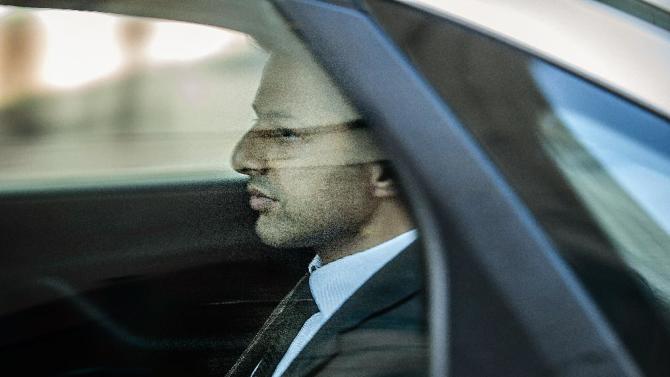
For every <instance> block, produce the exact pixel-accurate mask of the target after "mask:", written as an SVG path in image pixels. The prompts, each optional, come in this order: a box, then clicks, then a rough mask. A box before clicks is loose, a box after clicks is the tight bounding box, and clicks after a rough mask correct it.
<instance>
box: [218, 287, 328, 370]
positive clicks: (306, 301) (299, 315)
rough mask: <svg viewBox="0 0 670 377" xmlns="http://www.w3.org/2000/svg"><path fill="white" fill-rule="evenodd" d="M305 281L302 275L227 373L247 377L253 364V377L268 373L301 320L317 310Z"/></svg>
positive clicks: (286, 346)
mask: <svg viewBox="0 0 670 377" xmlns="http://www.w3.org/2000/svg"><path fill="white" fill-rule="evenodd" d="M308 281H309V278H308V276H307V275H306V276H305V277H303V278H302V279H301V280H300V281H299V282H298V284H297V285H296V286H295V288H293V290H292V291H291V292H290V293H289V294H288V295H286V297H285V298H284V299H283V300H282V301H281V302H280V303H279V305H277V308H276V309H275V310H274V311H273V312H272V314H271V315H270V317H269V318H268V320H267V321H266V322H265V324H264V325H263V327H262V328H261V330H260V331H259V333H258V334H257V335H256V337H254V339H253V340H252V342H251V344H250V345H249V347H247V350H246V351H245V352H244V353H243V354H242V356H241V357H240V360H239V361H238V362H237V363H236V364H235V366H233V368H232V369H231V371H230V372H229V373H228V376H244V377H247V376H251V372H252V371H253V370H254V368H256V366H258V367H257V368H256V371H255V372H254V374H253V376H254V377H270V376H272V373H273V372H274V370H275V368H277V364H279V361H280V360H281V359H282V357H283V356H284V354H285V353H286V351H287V350H288V348H289V346H290V345H291V343H292V342H293V339H295V337H296V335H298V332H299V331H300V329H301V328H302V326H303V324H304V323H305V321H307V319H309V317H311V316H312V315H313V314H315V313H316V312H318V308H317V306H316V304H315V303H314V299H313V298H312V294H311V292H310V289H309V284H308ZM259 362H260V363H259Z"/></svg>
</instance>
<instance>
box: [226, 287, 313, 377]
mask: <svg viewBox="0 0 670 377" xmlns="http://www.w3.org/2000/svg"><path fill="white" fill-rule="evenodd" d="M308 276H309V275H305V276H303V277H302V278H301V279H300V280H299V281H298V283H297V284H296V285H295V287H294V288H293V289H292V290H291V291H290V292H289V293H288V294H287V295H286V296H285V297H284V298H283V299H282V300H281V302H279V304H278V305H277V307H276V308H275V309H274V310H273V311H272V313H271V314H270V316H269V317H268V319H267V320H266V321H265V323H264V324H263V326H262V327H261V329H260V330H259V331H258V333H256V335H255V336H254V338H253V340H252V341H251V343H249V345H248V346H247V348H246V349H245V350H244V352H243V353H242V355H241V356H240V357H239V358H238V359H237V362H236V363H235V365H233V367H232V368H231V369H230V371H229V372H228V373H227V374H226V377H238V376H240V377H242V376H243V377H249V376H251V372H253V371H254V369H255V368H256V366H257V365H258V363H259V362H260V361H261V359H262V358H263V356H264V355H265V352H266V350H267V349H268V348H269V343H271V342H273V341H275V339H276V338H275V336H276V334H277V333H278V331H280V330H281V329H280V327H281V326H282V322H283V321H282V320H283V314H284V312H285V311H287V310H288V308H289V306H290V305H292V304H293V303H294V301H295V300H296V299H299V298H300V297H297V296H298V295H299V293H300V292H301V290H303V289H309V287H308V286H307V284H308V280H309V279H308Z"/></svg>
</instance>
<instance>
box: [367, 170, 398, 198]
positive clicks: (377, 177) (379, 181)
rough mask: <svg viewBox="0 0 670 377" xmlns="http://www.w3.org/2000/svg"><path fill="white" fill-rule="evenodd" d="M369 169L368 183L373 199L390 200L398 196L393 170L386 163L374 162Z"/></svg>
mask: <svg viewBox="0 0 670 377" xmlns="http://www.w3.org/2000/svg"><path fill="white" fill-rule="evenodd" d="M370 169H371V174H370V180H371V182H370V183H371V184H372V193H373V195H374V196H375V197H378V198H390V197H394V196H396V195H397V194H398V192H397V187H396V182H395V179H394V178H393V177H394V174H393V170H392V169H391V165H390V164H389V163H388V162H387V161H380V162H375V163H373V164H372V165H371V166H370Z"/></svg>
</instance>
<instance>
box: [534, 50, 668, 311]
mask: <svg viewBox="0 0 670 377" xmlns="http://www.w3.org/2000/svg"><path fill="white" fill-rule="evenodd" d="M531 72H532V74H533V77H534V78H535V79H536V80H537V83H538V87H539V88H540V90H541V91H542V93H543V94H544V95H545V96H546V98H547V101H548V102H549V103H550V104H551V106H552V111H551V113H548V117H547V118H546V119H545V120H544V121H543V123H542V125H541V132H542V136H543V140H544V142H545V145H546V148H547V150H548V152H549V154H550V155H551V157H552V158H553V159H554V160H555V161H556V162H557V164H558V166H559V168H560V169H561V170H562V171H563V172H564V174H565V175H566V177H567V178H568V180H569V181H570V183H571V184H572V185H573V186H574V187H575V189H576V191H577V192H578V193H579V195H580V196H581V197H582V198H583V200H584V202H585V204H586V205H587V206H588V207H589V209H590V210H591V212H592V213H593V214H594V215H595V216H596V218H597V219H598V220H599V222H600V224H601V226H602V227H603V229H604V230H605V231H606V232H607V234H608V235H609V237H610V239H611V240H612V242H613V243H614V244H615V245H616V246H617V250H618V251H619V253H620V254H621V255H622V256H623V258H624V259H625V260H626V261H627V262H628V263H629V264H630V265H631V266H632V267H633V268H634V269H635V270H636V271H638V272H639V273H640V274H641V275H642V276H643V277H644V278H645V279H646V281H647V282H648V283H649V285H650V286H651V288H653V289H654V290H655V291H656V294H657V295H658V297H659V298H660V299H661V300H663V301H664V302H665V305H666V309H670V259H669V258H668V254H667V250H669V249H670V154H669V152H670V123H668V122H667V121H665V120H663V119H661V118H659V117H657V116H654V115H653V114H651V113H649V112H646V111H643V110H641V109H640V108H638V107H635V106H633V105H631V104H630V103H628V102H626V101H624V100H622V99H620V98H617V97H615V96H614V95H612V94H609V93H607V92H606V91H604V90H602V89H599V88H597V87H594V86H592V85H589V84H587V83H585V82H584V81H582V80H579V79H577V78H575V77H573V76H570V75H569V74H567V73H565V72H563V71H561V70H559V69H556V68H553V67H551V66H549V65H547V64H544V63H541V62H538V61H535V62H533V65H532V68H531Z"/></svg>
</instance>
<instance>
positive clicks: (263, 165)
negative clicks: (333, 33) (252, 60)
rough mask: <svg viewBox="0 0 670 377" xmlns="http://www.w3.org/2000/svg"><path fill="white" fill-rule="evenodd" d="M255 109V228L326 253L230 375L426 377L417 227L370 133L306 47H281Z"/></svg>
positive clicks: (273, 242)
mask: <svg viewBox="0 0 670 377" xmlns="http://www.w3.org/2000/svg"><path fill="white" fill-rule="evenodd" d="M253 107H254V110H255V112H256V114H257V118H258V119H257V120H256V122H255V124H254V126H253V127H252V129H251V130H250V131H249V132H248V133H247V134H246V135H245V136H244V137H243V139H242V140H241V141H240V142H239V144H238V145H237V147H236V149H235V152H234V155H233V167H234V168H235V170H237V171H238V172H240V173H243V174H246V175H248V176H249V183H248V191H249V194H250V203H249V204H250V206H251V207H252V208H253V209H254V210H256V211H258V213H259V218H258V220H257V222H256V225H255V227H256V233H257V234H258V236H259V237H260V239H261V240H262V241H263V242H264V243H266V244H268V245H270V246H274V247H278V248H298V247H300V248H311V249H313V250H314V251H315V252H316V255H317V256H316V257H315V259H314V260H313V261H312V263H311V264H310V266H309V271H310V273H309V274H308V275H306V276H305V277H304V278H303V279H302V280H301V281H300V282H299V283H298V285H297V286H296V287H295V288H294V289H293V291H291V292H290V293H289V294H288V295H287V296H286V297H285V298H284V300H283V301H282V302H281V303H280V304H279V305H278V306H277V308H276V309H275V311H274V312H273V313H272V315H271V316H270V318H269V319H268V321H267V322H266V323H265V325H264V326H263V328H262V329H261V330H260V332H259V333H258V335H257V336H256V337H255V338H254V340H253V341H252V343H251V344H250V345H249V346H248V347H247V350H246V351H245V352H244V353H243V355H242V356H241V357H240V359H239V360H238V362H237V363H236V364H235V366H234V367H233V368H232V369H231V371H230V372H229V373H228V375H229V376H251V375H253V376H281V375H284V376H288V375H291V376H293V375H300V376H302V375H342V376H353V375H357V376H377V375H403V376H404V375H417V374H422V373H421V372H422V371H423V369H424V366H425V360H424V358H425V354H426V352H425V351H426V349H425V347H426V343H425V337H424V327H425V325H424V316H423V306H422V295H421V278H420V276H418V274H417V269H418V266H419V259H418V258H419V256H418V254H419V253H418V251H416V250H415V249H416V248H417V246H416V242H415V239H416V231H415V230H413V228H414V226H413V224H412V221H411V218H410V216H409V213H408V211H407V209H406V207H405V205H404V203H403V201H402V199H401V198H400V196H399V194H398V190H397V187H396V183H395V182H394V180H393V177H392V174H391V172H390V170H389V166H388V164H387V163H386V162H385V161H384V160H385V159H384V156H383V154H382V152H381V151H380V150H379V148H377V146H376V144H375V142H374V140H373V139H372V136H371V135H370V133H369V132H370V131H369V130H368V129H367V128H366V127H365V126H364V123H363V122H362V120H361V119H360V116H359V115H358V113H357V112H356V111H355V110H354V109H353V108H352V107H351V105H350V104H349V102H348V101H347V100H346V99H345V98H344V97H343V96H342V95H341V94H340V92H339V91H338V90H337V88H336V87H335V86H334V84H333V83H332V82H331V81H330V79H329V77H328V76H327V75H326V74H325V73H324V72H323V71H322V69H321V68H320V67H319V66H318V64H317V63H316V62H314V61H313V60H312V58H311V57H310V56H309V55H308V54H307V53H293V54H287V53H272V55H271V57H270V59H269V61H268V63H267V64H266V66H265V69H264V73H263V78H262V81H261V84H260V87H259V89H258V92H257V94H256V98H255V100H254V104H253Z"/></svg>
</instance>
